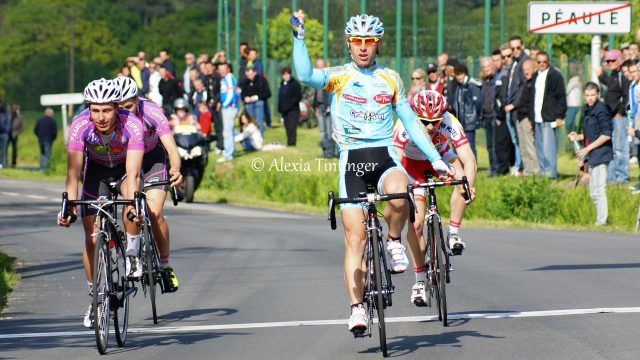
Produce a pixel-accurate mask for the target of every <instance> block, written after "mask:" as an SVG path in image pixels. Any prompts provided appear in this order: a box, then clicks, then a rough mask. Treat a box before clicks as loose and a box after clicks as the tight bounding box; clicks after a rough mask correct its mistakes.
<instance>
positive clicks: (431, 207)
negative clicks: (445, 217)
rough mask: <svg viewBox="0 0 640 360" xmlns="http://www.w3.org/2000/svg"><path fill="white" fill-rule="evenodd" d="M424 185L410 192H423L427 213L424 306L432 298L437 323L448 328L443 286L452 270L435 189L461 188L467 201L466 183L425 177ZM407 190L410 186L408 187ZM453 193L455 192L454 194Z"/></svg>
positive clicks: (428, 304) (444, 288) (416, 184)
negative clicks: (434, 303) (426, 300)
mask: <svg viewBox="0 0 640 360" xmlns="http://www.w3.org/2000/svg"><path fill="white" fill-rule="evenodd" d="M425 179H426V182H424V183H415V184H413V188H423V189H426V190H427V213H426V215H425V221H426V223H427V226H426V227H425V228H424V239H425V241H426V242H427V261H426V263H427V264H428V270H427V291H428V292H429V295H428V296H427V298H428V302H427V306H431V299H432V298H433V297H434V296H435V298H436V303H437V305H438V321H441V322H442V325H443V326H449V323H448V320H447V294H446V284H448V283H449V282H450V281H451V276H450V272H451V270H452V267H451V262H450V261H449V254H450V249H449V244H447V241H445V238H444V236H443V234H442V219H441V218H440V214H439V213H438V202H437V199H436V192H435V189H436V188H437V187H441V186H453V185H462V187H463V188H464V191H465V195H464V197H465V200H468V196H469V195H468V194H470V192H469V182H468V181H467V177H466V176H463V177H462V179H461V180H446V181H436V180H435V179H434V178H433V177H432V176H431V173H429V172H427V173H426V174H425ZM410 186H411V185H410ZM454 191H455V190H454Z"/></svg>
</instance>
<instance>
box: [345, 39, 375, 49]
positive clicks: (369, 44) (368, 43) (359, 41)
mask: <svg viewBox="0 0 640 360" xmlns="http://www.w3.org/2000/svg"><path fill="white" fill-rule="evenodd" d="M348 40H349V42H350V43H352V44H353V45H355V46H362V44H364V46H366V47H368V48H370V47H374V46H376V44H377V43H378V41H380V38H377V37H358V36H349V38H348Z"/></svg>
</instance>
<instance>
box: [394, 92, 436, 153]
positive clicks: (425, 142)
mask: <svg viewBox="0 0 640 360" xmlns="http://www.w3.org/2000/svg"><path fill="white" fill-rule="evenodd" d="M395 110H396V113H397V114H398V117H399V118H400V121H402V125H404V129H405V131H406V132H407V134H408V135H409V137H410V138H411V140H412V141H413V143H414V144H416V146H417V147H418V149H420V151H422V152H423V153H424V155H425V156H426V157H427V160H429V162H431V163H434V162H436V161H438V160H441V159H442V157H441V156H440V154H438V150H436V147H435V146H433V143H432V142H431V139H429V137H428V136H427V134H425V132H424V131H423V130H422V128H421V127H420V125H418V118H417V117H416V115H415V114H414V113H413V110H411V107H410V106H409V103H408V102H407V101H406V99H405V100H404V101H403V102H401V103H400V104H398V105H397V106H396V107H395Z"/></svg>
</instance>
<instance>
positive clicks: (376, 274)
mask: <svg viewBox="0 0 640 360" xmlns="http://www.w3.org/2000/svg"><path fill="white" fill-rule="evenodd" d="M371 240H372V241H373V244H372V245H373V246H372V247H373V279H374V282H375V297H374V303H375V307H376V311H377V313H378V332H379V336H380V350H381V351H382V356H384V357H387V356H388V354H387V334H386V327H385V323H384V308H385V305H384V293H383V292H384V289H383V287H382V269H381V267H382V266H381V262H382V260H381V258H380V257H381V256H384V254H381V252H380V246H379V244H380V243H381V242H382V239H380V235H379V234H374V235H373V239H371Z"/></svg>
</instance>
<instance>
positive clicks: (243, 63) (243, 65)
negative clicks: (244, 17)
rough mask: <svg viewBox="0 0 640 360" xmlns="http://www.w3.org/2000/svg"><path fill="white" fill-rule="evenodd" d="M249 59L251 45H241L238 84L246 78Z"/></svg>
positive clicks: (244, 43) (242, 43) (243, 43)
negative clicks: (245, 73)
mask: <svg viewBox="0 0 640 360" xmlns="http://www.w3.org/2000/svg"><path fill="white" fill-rule="evenodd" d="M248 58H249V44H248V43H246V42H241V43H240V64H239V69H238V82H242V81H243V80H244V78H245V75H244V72H245V71H246V70H247V61H248Z"/></svg>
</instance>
